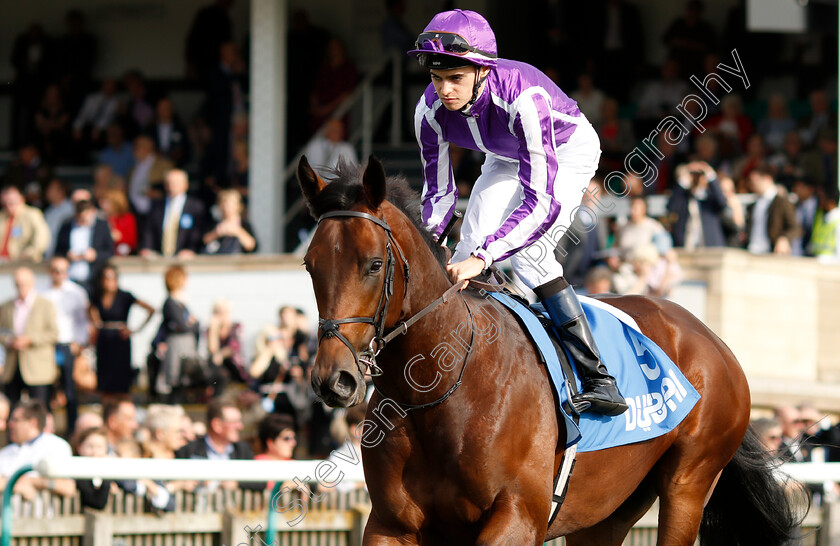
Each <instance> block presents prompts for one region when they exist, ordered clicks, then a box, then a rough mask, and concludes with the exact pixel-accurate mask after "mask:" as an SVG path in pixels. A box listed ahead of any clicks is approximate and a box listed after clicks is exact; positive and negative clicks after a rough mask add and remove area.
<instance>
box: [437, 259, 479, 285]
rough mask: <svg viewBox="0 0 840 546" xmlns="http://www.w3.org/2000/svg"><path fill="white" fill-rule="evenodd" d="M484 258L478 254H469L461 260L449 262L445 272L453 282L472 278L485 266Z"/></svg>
mask: <svg viewBox="0 0 840 546" xmlns="http://www.w3.org/2000/svg"><path fill="white" fill-rule="evenodd" d="M485 265H486V264H485V263H484V260H482V259H481V258H479V257H478V256H470V257H469V258H467V259H466V260H464V261H463V262H458V263H454V264H449V265H447V266H446V272H447V273H449V278H450V280H451V281H452V282H453V283H457V282H461V281H465V280H468V279H472V278H473V277H475V276H476V275H478V274H479V273H481V272H482V271H484V268H485Z"/></svg>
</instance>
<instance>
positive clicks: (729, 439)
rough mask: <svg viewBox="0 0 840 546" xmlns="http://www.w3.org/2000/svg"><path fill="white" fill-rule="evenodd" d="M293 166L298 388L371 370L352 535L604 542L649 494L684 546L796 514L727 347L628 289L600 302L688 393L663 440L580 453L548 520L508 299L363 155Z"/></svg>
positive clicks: (729, 537)
mask: <svg viewBox="0 0 840 546" xmlns="http://www.w3.org/2000/svg"><path fill="white" fill-rule="evenodd" d="M298 179H299V182H300V185H301V189H302V191H303V195H304V198H305V199H306V201H307V204H308V206H309V208H310V211H311V212H312V214H313V216H314V217H315V218H316V219H318V220H319V224H318V227H317V229H316V231H315V233H314V235H313V238H312V241H311V243H310V245H309V248H308V251H307V253H306V256H305V259H304V265H305V266H306V269H307V271H308V272H309V274H310V276H311V279H312V284H313V288H314V291H315V297H316V300H317V304H318V312H319V315H320V317H321V318H320V321H319V338H318V341H319V346H318V351H317V355H316V358H315V363H314V366H313V369H312V379H311V382H312V387H313V389H314V390H315V392H316V393H317V394H318V396H319V397H320V398H321V399H322V400H323V401H324V402H325V403H327V404H328V405H330V406H333V407H348V406H353V405H356V404H358V403H361V402H363V401H364V398H365V392H366V389H365V372H366V371H368V368H369V369H370V372H371V374H372V375H373V376H374V377H373V381H374V385H375V392H374V393H373V395H372V397H371V399H370V402H369V406H368V413H367V420H366V421H365V423H364V425H363V428H364V431H365V432H364V433H363V442H362V445H363V449H362V455H363V457H362V458H363V465H364V471H365V479H366V481H367V485H368V488H369V491H370V499H371V513H370V517H369V519H368V522H367V526H366V528H365V533H364V544H366V545H370V546H373V545H376V546H380V545H407V544H431V545H442V544H457V545H463V544H481V545H490V544H512V545H517V546H520V545H524V544H535V545H539V544H542V543H543V542H544V541H546V540H550V539H552V538H556V537H559V536H565V537H566V541H567V544H568V545H569V546H581V545H586V546H591V545H599V546H618V545H620V544H621V543H622V541H623V540H624V538H625V537H626V536H627V534H628V532H629V531H630V529H631V527H632V526H633V524H634V523H635V522H636V521H638V519H639V518H640V517H641V516H642V515H643V514H644V513H645V512H646V511H647V510H648V509H649V508H650V507H651V506H652V504H653V502H654V500H655V499H656V498H657V497H658V498H659V528H658V538H657V542H656V543H657V544H658V545H660V546H664V545H680V546H689V545H693V544H694V543H695V540H696V538H697V536H698V532H700V534H701V540H702V541H703V543H704V544H714V545H715V546H721V545H727V544H733V545H734V544H741V545H744V544H761V545H762V546H767V545H774V544H782V543H783V542H784V541H785V540H786V539H787V537H788V534H789V532H790V531H791V529H792V527H793V526H795V525H796V523H797V520H796V519H795V516H794V515H793V511H792V509H791V506H790V504H789V502H788V500H787V499H786V497H785V494H784V491H783V486H782V485H781V484H779V483H777V482H776V479H775V478H774V477H773V475H772V473H771V471H770V469H769V467H768V466H767V465H766V464H764V462H763V461H762V459H761V450H760V448H759V442H758V440H757V438H756V436H755V435H754V434H751V433H750V431H748V423H749V413H750V393H749V388H748V385H747V381H746V378H745V377H744V373H743V371H742V370H741V367H740V365H739V364H738V362H737V360H736V359H735V356H734V355H733V354H732V352H731V351H730V350H729V348H728V347H727V346H726V345H725V344H724V343H723V342H722V341H721V340H720V339H719V338H718V337H717V336H716V335H715V334H714V333H712V332H711V331H710V330H709V329H708V328H707V327H706V326H704V325H703V324H702V323H701V322H700V321H699V320H698V319H696V318H695V317H694V316H693V315H691V314H690V313H689V312H688V311H686V310H685V309H683V308H682V307H680V306H678V305H676V304H674V303H671V302H669V301H666V300H663V299H655V298H649V297H641V296H624V297H618V296H602V297H600V299H602V300H603V301H605V302H607V303H609V304H610V305H613V306H615V307H617V308H619V309H621V310H623V311H624V312H626V313H627V314H629V315H630V316H631V317H632V318H634V319H635V320H636V322H637V323H638V325H639V326H640V327H641V330H642V331H643V332H644V333H645V335H647V336H648V337H649V338H651V339H652V340H653V341H654V342H656V343H657V344H658V345H659V346H660V347H661V348H662V349H663V350H664V351H665V353H667V354H668V356H669V357H670V358H671V359H672V360H673V361H674V362H675V363H676V364H677V365H678V366H679V368H680V369H681V370H682V372H683V374H684V375H685V377H686V378H687V379H688V380H689V381H690V382H691V383H692V385H694V387H695V388H696V389H697V390H698V392H699V393H700V394H701V399H700V400H699V401H698V402H697V403H696V405H695V406H694V408H693V409H692V411H691V412H690V413H689V415H688V416H687V417H686V418H685V420H684V421H683V422H682V423H681V424H680V425H679V426H678V427H677V428H676V429H674V430H672V431H671V432H669V433H667V434H665V435H663V436H660V437H657V438H655V439H652V440H648V441H645V442H641V443H637V444H630V445H625V446H621V447H614V448H610V449H605V450H602V451H595V452H588V453H579V454H578V456H577V461H576V464H575V467H574V471H573V473H572V475H571V479H570V482H569V485H568V491H567V494H566V497H565V501H564V502H563V504H562V508H561V510H560V512H559V514H558V516H557V517H556V518H555V520H554V522H553V523H552V525H551V527H550V528H547V525H548V520H549V510H550V504H551V499H552V492H553V491H552V489H553V479H554V476H555V475H556V472H557V471H558V468H559V465H560V461H561V455H562V453H563V451H564V449H565V438H566V434H565V425H564V423H563V422H558V421H559V420H558V418H557V413H556V411H555V402H554V398H553V395H552V391H551V387H550V385H549V380H548V377H547V373H546V370H545V367H544V366H542V365H540V364H539V359H538V356H537V354H536V350H535V348H534V345H533V344H532V342H531V341H530V339H529V337H528V336H527V335H526V334H525V333H524V332H523V331H522V328H521V327H520V325H519V323H518V322H517V321H516V320H515V319H514V317H513V315H512V314H511V313H510V312H508V310H506V309H503V308H500V307H496V306H493V305H488V304H487V302H486V301H485V300H484V298H482V297H481V295H480V294H478V293H477V292H475V291H471V290H466V291H458V289H457V288H456V289H454V290H453V289H452V283H451V282H450V280H449V279H448V277H447V275H446V272H445V269H444V266H445V256H444V250H443V249H442V247H440V246H439V245H438V244H437V243H436V242H435V241H434V240H433V239H432V237H431V236H430V235H429V234H428V233H427V232H426V230H425V229H423V228H422V224H421V222H420V205H419V199H418V196H417V195H416V193H413V192H411V191H410V190H409V189H408V186H407V184H406V183H405V181H404V180H402V179H390V180H388V181H386V177H385V173H384V170H383V168H382V165H381V164H380V163H379V162H378V161H377V160H376V159H375V158H374V157H373V156H371V158H370V159H369V161H368V164H367V167H366V168H364V169H362V168H358V169H356V168H347V167H346V166H340V167H339V168H338V169H337V171H336V172H335V179H334V180H332V181H331V182H330V183H329V184H327V183H326V182H325V181H324V180H323V179H322V178H321V177H319V176H318V175H317V174H316V173H315V172H314V170H313V169H312V168H311V167H310V165H309V163H308V162H307V160H306V158H305V157H304V158H303V159H301V161H300V163H299V165H298ZM458 288H461V287H458ZM442 294H448V295H449V296H450V297H448V298H441V295H442ZM444 300H445V301H444ZM488 332H490V333H488ZM491 338H492V339H491ZM618 342H624V340H620V341H618ZM386 414H387V415H386ZM377 422H378V423H379V427H378V430H375V428H376V427H377V425H376V423H377ZM383 423H385V424H384V425H383ZM365 440H368V441H365ZM704 507H705V515H704ZM701 523H703V525H702V526H701ZM701 527H702V529H701Z"/></svg>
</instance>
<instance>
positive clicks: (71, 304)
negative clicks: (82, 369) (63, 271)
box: [44, 280, 88, 345]
mask: <svg viewBox="0 0 840 546" xmlns="http://www.w3.org/2000/svg"><path fill="white" fill-rule="evenodd" d="M44 297H45V298H47V299H48V300H50V301H51V302H52V303H53V306H54V307H55V319H56V322H57V324H58V343H78V344H79V345H87V341H88V329H87V326H88V316H87V310H88V296H87V292H85V289H84V288H82V287H81V286H79V285H78V284H76V283H74V282H72V281H67V280H66V281H64V282H63V283H61V286H59V287H58V288H56V287H54V286H50V288H49V289H48V290H47V291H45V292H44Z"/></svg>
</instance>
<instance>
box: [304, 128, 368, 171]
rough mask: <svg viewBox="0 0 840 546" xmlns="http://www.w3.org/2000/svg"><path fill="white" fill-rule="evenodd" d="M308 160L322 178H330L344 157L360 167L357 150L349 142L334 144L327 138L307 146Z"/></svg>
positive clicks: (316, 140)
mask: <svg viewBox="0 0 840 546" xmlns="http://www.w3.org/2000/svg"><path fill="white" fill-rule="evenodd" d="M304 153H305V154H306V159H307V160H309V164H310V165H312V168H313V169H314V170H315V172H316V173H318V176H320V177H321V178H324V177H327V176H330V170H331V169H334V168H335V167H336V165H338V159H339V158H340V157H343V158H344V160H345V161H346V162H348V163H349V164H351V165H358V164H359V160H358V159H357V157H356V150H355V149H354V148H353V147H352V146H351V145H350V144H349V143H348V142H343V141H342V142H333V141H331V140H329V139H327V138H324V137H321V138H316V139H315V140H313V141H312V142H310V143H309V144H308V145H307V146H306V151H305V152H304Z"/></svg>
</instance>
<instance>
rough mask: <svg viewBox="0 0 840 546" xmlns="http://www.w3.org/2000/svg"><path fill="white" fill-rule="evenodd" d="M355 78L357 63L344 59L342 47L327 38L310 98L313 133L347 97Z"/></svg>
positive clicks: (354, 83)
mask: <svg viewBox="0 0 840 546" xmlns="http://www.w3.org/2000/svg"><path fill="white" fill-rule="evenodd" d="M358 79H359V74H358V71H357V70H356V64H355V63H354V62H353V61H351V60H350V59H348V58H347V52H346V51H345V49H344V44H342V43H341V41H340V40H339V39H338V38H330V41H329V42H327V51H326V53H325V55H324V60H323V62H322V63H321V68H320V70H319V71H318V77H317V78H316V79H315V86H314V87H313V88H312V95H310V99H309V113H310V114H311V117H310V123H311V128H312V131H313V132H315V131H317V130H318V128H319V127H320V126H321V125H322V124H323V123H324V121H326V119H327V118H328V117H329V116H330V114H331V113H332V112H333V110H335V109H336V108H338V106H339V105H340V104H341V103H342V102H344V100H345V99H347V97H349V96H350V94H351V93H352V92H353V90H354V89H355V88H356V83H357V82H358Z"/></svg>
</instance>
